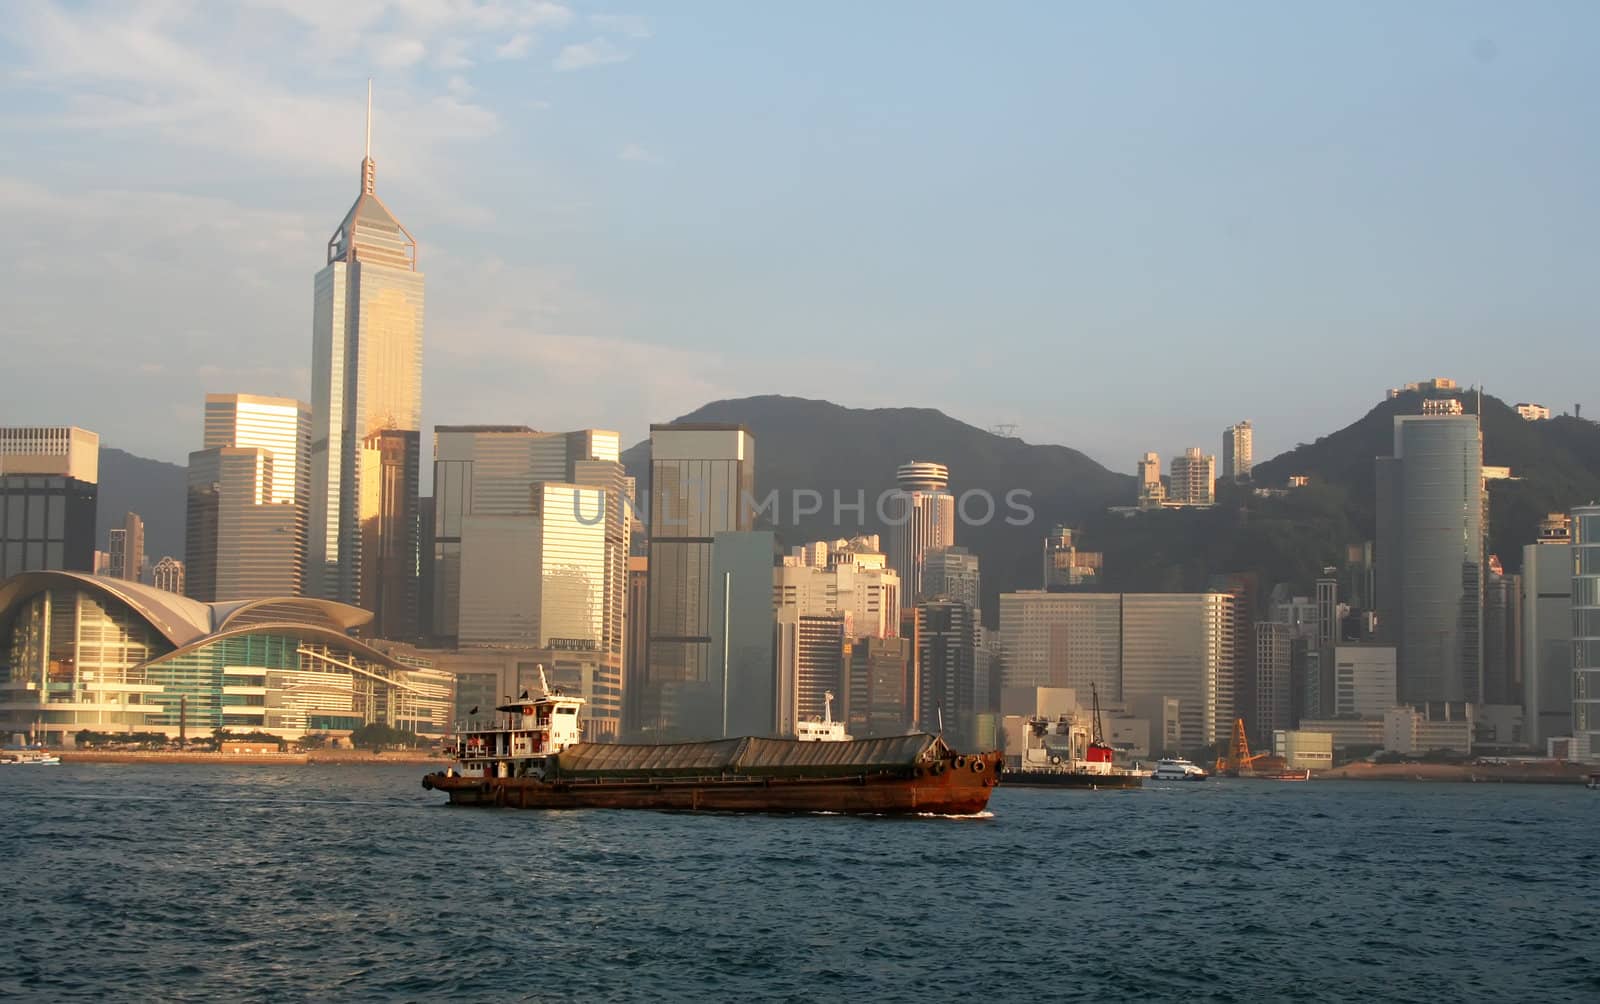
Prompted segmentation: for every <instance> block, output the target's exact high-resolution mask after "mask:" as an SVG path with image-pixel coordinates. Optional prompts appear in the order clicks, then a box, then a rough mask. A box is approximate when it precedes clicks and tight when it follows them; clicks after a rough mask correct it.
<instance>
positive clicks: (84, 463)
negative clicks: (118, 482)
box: [0, 426, 100, 578]
mask: <svg viewBox="0 0 1600 1004" xmlns="http://www.w3.org/2000/svg"><path fill="white" fill-rule="evenodd" d="M99 478H100V437H99V436H97V435H95V434H94V433H92V432H90V431H88V430H87V429H80V428H77V427H76V426H52V427H38V426H25V427H16V428H0V517H3V518H0V578H6V577H8V576H12V575H16V574H17V573H18V572H23V571H33V570H43V569H65V570H69V571H78V572H92V571H93V570H94V560H95V559H94V554H95V516H96V512H95V507H96V502H97V499H98V496H99Z"/></svg>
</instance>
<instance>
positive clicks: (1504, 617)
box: [1479, 555, 1523, 704]
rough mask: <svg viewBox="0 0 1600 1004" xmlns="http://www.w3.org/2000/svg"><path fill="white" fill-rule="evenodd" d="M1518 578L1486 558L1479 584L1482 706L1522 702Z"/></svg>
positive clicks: (1497, 562)
mask: <svg viewBox="0 0 1600 1004" xmlns="http://www.w3.org/2000/svg"><path fill="white" fill-rule="evenodd" d="M1522 691H1523V684H1522V576H1520V575H1515V574H1508V573H1507V572H1506V571H1505V570H1504V569H1502V568H1501V567H1500V560H1499V559H1498V558H1497V557H1495V556H1494V555H1490V556H1489V570H1488V574H1487V575H1486V576H1485V577H1484V582H1483V693H1482V695H1481V697H1480V700H1479V703H1482V704H1521V703H1522Z"/></svg>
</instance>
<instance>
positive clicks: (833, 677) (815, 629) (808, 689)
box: [775, 607, 849, 736]
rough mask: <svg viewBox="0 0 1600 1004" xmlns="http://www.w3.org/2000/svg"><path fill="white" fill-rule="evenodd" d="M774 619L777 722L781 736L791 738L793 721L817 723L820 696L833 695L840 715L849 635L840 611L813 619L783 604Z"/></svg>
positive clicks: (821, 704) (821, 706)
mask: <svg viewBox="0 0 1600 1004" xmlns="http://www.w3.org/2000/svg"><path fill="white" fill-rule="evenodd" d="M775 619H776V622H777V631H776V636H777V644H776V652H775V661H776V665H777V687H776V698H777V721H776V723H775V724H776V732H777V734H778V735H780V736H793V735H794V734H795V725H796V723H798V722H810V721H820V720H821V719H822V717H823V714H824V713H825V711H826V708H825V707H824V704H825V698H826V696H827V695H828V694H830V693H831V694H833V696H834V701H835V704H834V713H835V715H839V716H843V715H844V714H845V708H844V701H845V672H844V667H845V659H846V652H847V650H848V648H849V639H848V638H847V637H846V635H845V620H844V617H843V616H841V615H839V614H832V615H828V616H821V617H813V616H806V615H802V614H801V613H800V612H799V608H797V607H783V608H781V609H779V610H778V611H777V613H776V614H775Z"/></svg>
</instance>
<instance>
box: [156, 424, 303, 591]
mask: <svg viewBox="0 0 1600 1004" xmlns="http://www.w3.org/2000/svg"><path fill="white" fill-rule="evenodd" d="M310 442H311V409H310V406H309V405H307V404H306V403H305V402H303V401H296V400H294V399H293V398H284V397H260V396H257V395H254V394H207V395H206V402H205V432H204V440H203V443H204V449H200V450H196V451H195V452H193V453H191V454H189V491H188V502H187V513H186V520H185V554H184V561H185V569H186V571H185V583H184V587H185V590H186V592H187V593H188V595H189V596H191V597H192V598H194V599H198V600H203V601H205V602H217V601H222V600H244V599H255V598H259V597H266V596H298V595H300V594H301V592H302V588H303V585H304V583H305V575H306V572H305V564H306V557H305V555H306V546H305V541H306V509H307V502H308V497H307V492H308V490H309V479H308V476H307V468H306V457H307V453H308V451H309V449H310Z"/></svg>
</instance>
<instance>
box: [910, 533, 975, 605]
mask: <svg viewBox="0 0 1600 1004" xmlns="http://www.w3.org/2000/svg"><path fill="white" fill-rule="evenodd" d="M922 587H923V592H924V593H926V594H927V595H928V597H929V598H930V599H932V598H934V597H939V596H944V597H948V598H950V599H952V600H957V601H959V602H961V603H965V604H966V605H967V606H969V607H971V608H972V609H973V610H974V611H976V610H977V609H978V608H979V607H980V606H981V605H982V602H983V601H982V595H981V594H982V591H983V581H982V574H981V572H980V571H979V568H978V556H977V555H976V554H973V553H972V552H971V551H968V550H967V549H966V548H964V547H947V548H945V549H944V550H942V551H935V552H934V553H932V554H930V555H928V557H927V560H926V562H925V563H924V565H923V569H922Z"/></svg>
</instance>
